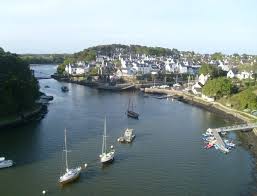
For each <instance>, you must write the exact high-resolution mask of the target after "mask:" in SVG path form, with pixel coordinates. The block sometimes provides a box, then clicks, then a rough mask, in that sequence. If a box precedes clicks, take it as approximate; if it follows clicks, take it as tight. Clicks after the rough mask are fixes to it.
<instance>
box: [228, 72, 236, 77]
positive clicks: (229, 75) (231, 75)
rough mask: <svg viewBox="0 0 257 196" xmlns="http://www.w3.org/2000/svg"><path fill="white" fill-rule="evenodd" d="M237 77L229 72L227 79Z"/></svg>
mask: <svg viewBox="0 0 257 196" xmlns="http://www.w3.org/2000/svg"><path fill="white" fill-rule="evenodd" d="M235 76H236V74H235V73H234V72H233V71H232V70H229V71H228V73H227V78H234V77H235Z"/></svg>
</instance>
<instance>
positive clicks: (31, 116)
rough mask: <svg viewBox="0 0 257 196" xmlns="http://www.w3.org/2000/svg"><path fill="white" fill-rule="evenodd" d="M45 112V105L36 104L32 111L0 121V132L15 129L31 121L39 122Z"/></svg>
mask: <svg viewBox="0 0 257 196" xmlns="http://www.w3.org/2000/svg"><path fill="white" fill-rule="evenodd" d="M46 112H47V106H46V105H45V104H37V105H36V106H35V107H34V108H33V109H31V110H29V111H27V112H24V113H22V114H20V115H13V116H10V117H9V118H5V119H2V120H1V121H0V130H1V129H4V128H10V127H17V126H20V125H24V124H27V123H29V122H32V121H36V120H41V119H42V118H43V117H44V115H45V114H46Z"/></svg>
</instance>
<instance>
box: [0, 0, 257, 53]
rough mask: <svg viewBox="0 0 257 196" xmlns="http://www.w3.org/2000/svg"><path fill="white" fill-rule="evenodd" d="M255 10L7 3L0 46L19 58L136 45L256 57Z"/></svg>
mask: <svg viewBox="0 0 257 196" xmlns="http://www.w3.org/2000/svg"><path fill="white" fill-rule="evenodd" d="M256 7H257V1H256V0H238V1H233V0H226V1H223V0H194V1H192V0H191V1H188V0H160V1H155V0H140V1H138V0H129V1H128V0H124V1H122V2H120V1H119V0H109V1H103V0H94V1H90V0H75V1H69V0H54V1H53V0H44V1H34V0H23V1H19V0H9V1H3V2H1V6H0V17H1V18H2V19H3V20H2V21H1V31H0V47H2V48H4V49H5V50H6V51H10V52H13V53H18V54H27V53H31V54H62V53H68V54H72V53H74V52H78V51H81V50H83V49H85V48H88V47H91V46H96V45H100V44H101V45H102V44H104V45H105V44H110V43H120V44H126V45H129V44H133V43H136V44H138V45H145V46H158V47H164V48H171V49H172V48H176V49H178V50H180V51H195V52H196V53H200V54H212V53H215V52H222V53H223V54H233V53H238V54H244V53H245V54H251V55H257V37H256V35H257V21H256V18H257V12H256Z"/></svg>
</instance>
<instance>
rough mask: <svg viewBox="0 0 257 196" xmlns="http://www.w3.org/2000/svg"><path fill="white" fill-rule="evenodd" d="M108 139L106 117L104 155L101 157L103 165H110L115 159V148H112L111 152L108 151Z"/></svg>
mask: <svg viewBox="0 0 257 196" xmlns="http://www.w3.org/2000/svg"><path fill="white" fill-rule="evenodd" d="M106 137H107V136H106V117H105V119H104V135H103V145H102V154H100V155H99V157H100V161H101V163H110V162H112V161H113V159H114V153H115V150H114V148H113V146H111V149H110V150H107V147H106V146H107V144H106Z"/></svg>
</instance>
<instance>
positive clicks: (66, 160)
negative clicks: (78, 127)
mask: <svg viewBox="0 0 257 196" xmlns="http://www.w3.org/2000/svg"><path fill="white" fill-rule="evenodd" d="M66 132H67V130H66V128H65V129H64V143H65V150H64V151H65V164H66V170H68V158H67V156H68V151H67V137H66Z"/></svg>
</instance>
